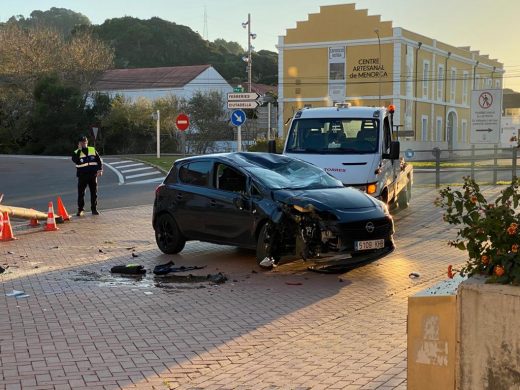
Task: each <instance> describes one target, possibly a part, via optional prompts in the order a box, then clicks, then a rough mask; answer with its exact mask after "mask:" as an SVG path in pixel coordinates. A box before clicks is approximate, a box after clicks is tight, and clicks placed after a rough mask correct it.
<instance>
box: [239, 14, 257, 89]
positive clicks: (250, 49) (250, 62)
mask: <svg viewBox="0 0 520 390" xmlns="http://www.w3.org/2000/svg"><path fill="white" fill-rule="evenodd" d="M242 27H244V28H246V27H247V57H244V58H243V60H244V61H245V62H247V92H251V82H252V74H253V57H252V52H253V46H252V45H251V40H252V39H256V34H255V33H252V32H251V14H247V22H244V23H242Z"/></svg>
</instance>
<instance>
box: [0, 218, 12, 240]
mask: <svg viewBox="0 0 520 390" xmlns="http://www.w3.org/2000/svg"><path fill="white" fill-rule="evenodd" d="M3 220H4V222H3V224H2V238H1V239H0V241H11V240H16V238H15V237H14V234H13V228H12V227H11V221H9V214H7V211H4V216H3Z"/></svg>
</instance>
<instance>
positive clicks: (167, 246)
mask: <svg viewBox="0 0 520 390" xmlns="http://www.w3.org/2000/svg"><path fill="white" fill-rule="evenodd" d="M155 241H156V242H157V246H158V247H159V249H160V250H161V251H162V252H163V253H166V254H167V255H174V254H176V253H179V252H180V251H182V250H183V249H184V245H186V239H185V238H184V237H183V235H182V233H181V232H180V230H179V227H178V226H177V223H176V222H175V219H173V217H172V216H171V215H169V214H162V215H160V216H159V218H158V220H157V224H156V228H155Z"/></svg>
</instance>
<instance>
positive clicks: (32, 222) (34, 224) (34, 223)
mask: <svg viewBox="0 0 520 390" xmlns="http://www.w3.org/2000/svg"><path fill="white" fill-rule="evenodd" d="M31 210H32V209H31ZM29 226H30V227H38V226H40V222H38V219H36V218H31V220H30V221H29Z"/></svg>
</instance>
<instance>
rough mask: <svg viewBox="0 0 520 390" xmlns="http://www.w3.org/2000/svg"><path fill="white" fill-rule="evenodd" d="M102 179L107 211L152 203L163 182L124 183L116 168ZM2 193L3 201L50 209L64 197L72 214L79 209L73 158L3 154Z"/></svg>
mask: <svg viewBox="0 0 520 390" xmlns="http://www.w3.org/2000/svg"><path fill="white" fill-rule="evenodd" d="M118 160H120V159H117V158H104V159H103V161H104V162H105V163H107V162H108V163H111V164H112V163H113V162H117V161H118ZM103 171H104V174H103V176H102V177H101V178H100V179H99V181H98V184H99V189H98V208H99V210H101V211H103V210H106V209H113V208H119V207H128V206H137V205H145V204H152V203H153V199H154V191H155V188H156V187H157V185H158V181H160V180H159V179H160V177H158V178H157V180H156V181H155V182H147V181H144V182H143V183H138V184H136V183H132V184H129V183H127V182H125V183H124V184H120V177H119V176H118V175H117V174H116V173H115V172H114V170H113V169H107V167H105V169H104V170H103ZM0 193H4V200H3V202H2V203H3V204H5V205H9V206H17V207H27V208H34V209H36V210H40V211H44V212H46V211H47V206H48V203H49V201H51V200H52V201H53V202H54V207H55V208H56V197H57V196H61V197H62V199H63V202H64V204H65V207H66V208H67V211H68V212H69V213H75V212H76V210H77V179H76V168H75V166H74V163H73V162H72V161H71V159H70V158H69V157H45V156H14V155H0ZM85 209H86V210H90V194H89V191H88V188H87V192H86V195H85Z"/></svg>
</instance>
